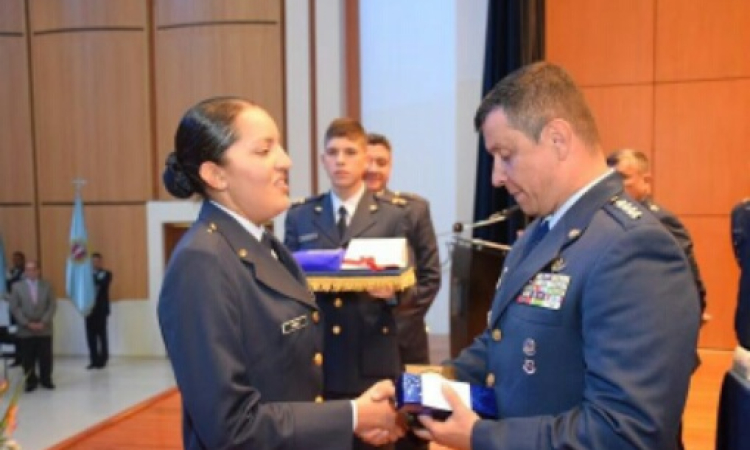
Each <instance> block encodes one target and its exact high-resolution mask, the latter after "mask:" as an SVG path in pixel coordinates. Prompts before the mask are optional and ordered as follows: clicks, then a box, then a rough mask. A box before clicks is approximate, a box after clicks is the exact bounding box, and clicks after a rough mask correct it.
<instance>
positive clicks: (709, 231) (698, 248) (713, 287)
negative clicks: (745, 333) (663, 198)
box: [681, 211, 739, 349]
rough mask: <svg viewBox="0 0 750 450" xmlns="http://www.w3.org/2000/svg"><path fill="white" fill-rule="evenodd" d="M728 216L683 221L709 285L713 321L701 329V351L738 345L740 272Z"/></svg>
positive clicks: (683, 218) (707, 309)
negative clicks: (737, 317)
mask: <svg viewBox="0 0 750 450" xmlns="http://www.w3.org/2000/svg"><path fill="white" fill-rule="evenodd" d="M728 214H729V211H727V215H724V216H718V217H717V216H714V217H705V216H703V217H702V216H697V217H696V216H692V217H681V219H682V221H683V223H684V224H685V226H686V227H687V228H688V230H689V231H690V233H691V235H692V237H693V242H694V244H695V254H696V257H697V261H698V266H699V267H700V270H701V276H702V277H703V282H704V283H705V284H706V292H707V296H706V303H707V305H708V306H707V307H706V311H707V312H708V313H709V314H710V315H711V316H712V317H713V319H712V320H711V321H709V322H708V323H707V324H706V325H704V326H703V328H702V329H701V337H700V346H701V347H707V348H726V349H731V348H734V346H735V345H736V338H735V333H734V310H735V308H736V306H737V284H738V280H739V271H738V269H737V263H736V262H735V259H734V253H732V243H731V242H732V239H731V237H730V231H729V230H730V225H729V216H728Z"/></svg>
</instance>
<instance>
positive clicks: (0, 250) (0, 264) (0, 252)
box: [0, 234, 8, 297]
mask: <svg viewBox="0 0 750 450" xmlns="http://www.w3.org/2000/svg"><path fill="white" fill-rule="evenodd" d="M7 267H8V265H7V264H6V263H5V244H4V243H3V235H2V234H0V297H2V296H3V295H4V294H5V274H6V272H5V271H6V270H7Z"/></svg>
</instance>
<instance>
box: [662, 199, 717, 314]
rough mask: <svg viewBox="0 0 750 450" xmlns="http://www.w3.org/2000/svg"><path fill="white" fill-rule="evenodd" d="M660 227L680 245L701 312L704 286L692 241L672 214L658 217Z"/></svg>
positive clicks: (704, 302)
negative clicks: (691, 275)
mask: <svg viewBox="0 0 750 450" xmlns="http://www.w3.org/2000/svg"><path fill="white" fill-rule="evenodd" d="M659 219H660V220H661V223H662V225H664V227H665V228H666V229H667V230H668V231H669V232H670V234H672V236H674V238H675V240H677V243H678V244H679V245H680V248H681V249H682V251H683V253H685V257H686V258H687V260H688V264H689V265H690V272H691V273H692V274H693V280H694V281H695V287H696V289H698V299H699V301H700V303H699V304H700V308H701V312H703V311H705V310H706V285H705V284H704V283H703V278H701V272H700V269H699V268H698V261H696V260H695V252H694V251H693V239H692V238H691V237H690V233H689V232H688V230H687V228H685V225H683V224H682V222H680V219H678V218H677V216H675V215H673V214H668V215H663V216H660V217H659Z"/></svg>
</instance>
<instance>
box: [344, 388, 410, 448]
mask: <svg viewBox="0 0 750 450" xmlns="http://www.w3.org/2000/svg"><path fill="white" fill-rule="evenodd" d="M395 398H396V388H395V386H394V385H393V382H391V381H390V380H383V381H380V382H378V383H376V384H374V385H373V386H372V387H370V389H368V390H367V391H365V393H363V394H362V395H360V396H359V397H358V398H357V399H355V400H354V402H355V404H356V405H357V426H356V428H355V429H354V433H355V434H356V435H357V436H358V437H359V438H360V439H362V440H363V441H365V442H367V443H369V444H371V445H375V446H380V445H385V444H388V443H390V442H395V441H396V440H398V439H399V438H401V437H402V436H403V435H404V433H405V431H406V424H405V420H404V418H403V416H401V415H400V414H399V413H398V411H396V407H395V404H394V399H395Z"/></svg>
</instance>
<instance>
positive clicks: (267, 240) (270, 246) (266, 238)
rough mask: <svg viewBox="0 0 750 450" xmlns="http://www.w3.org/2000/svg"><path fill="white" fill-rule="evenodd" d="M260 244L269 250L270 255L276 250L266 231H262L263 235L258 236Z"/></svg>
mask: <svg viewBox="0 0 750 450" xmlns="http://www.w3.org/2000/svg"><path fill="white" fill-rule="evenodd" d="M260 245H262V246H263V247H265V248H267V249H268V251H269V252H271V254H272V255H275V254H276V250H275V249H274V248H273V242H271V237H270V236H269V235H268V233H267V232H264V233H263V235H262V236H261V237H260Z"/></svg>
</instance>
